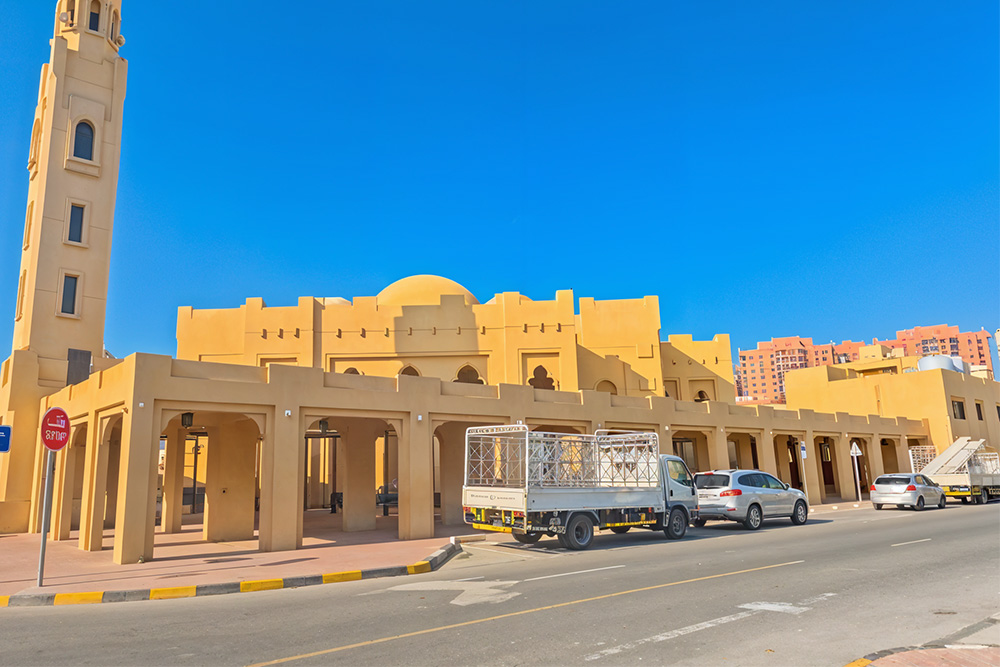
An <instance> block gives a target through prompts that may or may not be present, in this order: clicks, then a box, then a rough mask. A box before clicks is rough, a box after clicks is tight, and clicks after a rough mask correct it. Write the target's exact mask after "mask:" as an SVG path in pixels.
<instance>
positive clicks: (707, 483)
mask: <svg viewBox="0 0 1000 667" xmlns="http://www.w3.org/2000/svg"><path fill="white" fill-rule="evenodd" d="M694 485H695V486H697V487H698V488H699V489H721V488H723V487H727V486H729V475H703V474H697V475H695V476H694Z"/></svg>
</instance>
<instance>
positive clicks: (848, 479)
mask: <svg viewBox="0 0 1000 667" xmlns="http://www.w3.org/2000/svg"><path fill="white" fill-rule="evenodd" d="M831 440H833V445H832V447H833V448H834V450H835V452H836V457H835V458H836V462H837V469H836V474H837V481H838V484H837V486H838V488H839V489H840V499H841V500H843V501H848V500H854V498H855V497H856V495H857V486H856V485H855V483H854V461H852V460H851V458H852V457H851V439H850V437H848V435H847V433H841V434H840V436H839V437H836V438H831Z"/></svg>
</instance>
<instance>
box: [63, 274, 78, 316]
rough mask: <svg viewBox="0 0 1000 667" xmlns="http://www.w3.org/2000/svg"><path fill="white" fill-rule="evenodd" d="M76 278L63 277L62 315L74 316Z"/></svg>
mask: <svg viewBox="0 0 1000 667" xmlns="http://www.w3.org/2000/svg"><path fill="white" fill-rule="evenodd" d="M78 280H79V278H78V277H77V276H63V293H62V308H61V309H60V311H59V312H61V313H63V314H64V315H76V285H77V281H78Z"/></svg>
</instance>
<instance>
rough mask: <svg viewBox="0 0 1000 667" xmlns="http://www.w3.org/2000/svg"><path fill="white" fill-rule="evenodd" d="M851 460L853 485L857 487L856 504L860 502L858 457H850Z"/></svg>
mask: <svg viewBox="0 0 1000 667" xmlns="http://www.w3.org/2000/svg"><path fill="white" fill-rule="evenodd" d="M851 459H853V460H854V485H855V487H857V492H858V502H859V503H860V502H861V476H860V475H859V474H858V457H857V456H852V457H851Z"/></svg>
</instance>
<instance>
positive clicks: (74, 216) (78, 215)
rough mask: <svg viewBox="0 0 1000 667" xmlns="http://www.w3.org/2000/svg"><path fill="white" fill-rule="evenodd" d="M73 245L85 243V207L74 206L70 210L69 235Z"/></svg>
mask: <svg viewBox="0 0 1000 667" xmlns="http://www.w3.org/2000/svg"><path fill="white" fill-rule="evenodd" d="M67 238H68V239H69V240H70V241H72V242H73V243H83V207H82V206H80V205H79V204H73V205H72V206H71V207H70V209H69V235H68V236H67Z"/></svg>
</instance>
